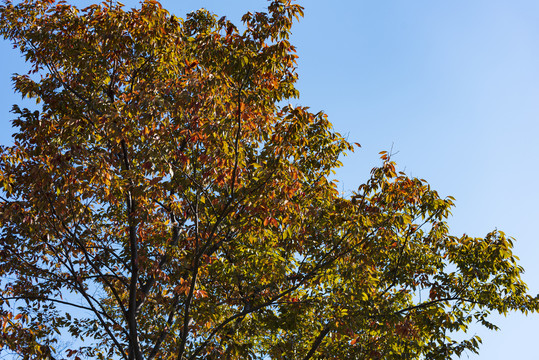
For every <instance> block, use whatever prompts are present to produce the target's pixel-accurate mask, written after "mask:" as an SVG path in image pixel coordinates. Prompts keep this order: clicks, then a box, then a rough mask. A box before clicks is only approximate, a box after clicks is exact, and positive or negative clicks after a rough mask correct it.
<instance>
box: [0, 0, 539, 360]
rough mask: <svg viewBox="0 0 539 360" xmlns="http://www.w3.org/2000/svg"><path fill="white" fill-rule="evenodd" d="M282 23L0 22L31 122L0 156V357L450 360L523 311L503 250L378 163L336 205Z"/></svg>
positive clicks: (330, 151) (23, 118) (114, 10)
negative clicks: (24, 67) (482, 331)
mask: <svg viewBox="0 0 539 360" xmlns="http://www.w3.org/2000/svg"><path fill="white" fill-rule="evenodd" d="M302 15H303V10H302V7H301V6H299V5H298V4H295V3H293V2H292V1H290V0H274V1H272V2H270V3H269V6H268V9H267V12H264V13H262V12H259V13H247V14H245V15H244V17H243V19H242V20H243V25H242V26H240V27H237V26H235V25H234V24H232V23H231V22H229V21H228V20H227V19H226V18H225V17H222V18H219V17H217V16H216V15H214V14H211V13H209V12H208V11H206V10H204V9H201V10H199V11H196V12H193V13H190V14H188V15H187V16H186V18H185V19H182V18H178V17H176V16H174V15H171V14H169V13H168V12H167V11H166V10H165V9H163V8H162V6H161V5H160V4H159V3H158V2H157V1H155V0H145V1H143V2H142V3H141V5H140V7H139V8H137V9H131V10H126V9H125V8H124V7H123V5H122V4H120V3H117V2H109V3H102V4H100V5H91V6H89V7H87V8H84V9H78V8H76V7H74V6H71V5H69V4H67V3H65V2H61V1H60V2H57V1H54V0H25V1H22V2H20V3H17V4H13V3H12V2H10V1H6V2H5V3H4V5H2V6H0V33H1V34H2V35H3V37H4V38H5V39H8V40H9V41H11V42H12V43H13V44H14V46H15V47H16V48H18V49H19V50H20V51H21V53H22V54H23V55H24V56H25V58H26V60H27V61H28V62H29V63H30V64H31V65H32V69H31V71H30V72H29V73H28V74H24V75H18V74H16V75H14V77H13V82H14V88H15V91H17V92H18V93H20V94H21V95H22V96H23V97H28V98H31V99H35V100H36V102H38V103H39V104H40V106H39V110H36V111H32V110H29V109H26V108H20V107H18V106H14V107H13V112H14V114H15V116H16V118H15V119H14V120H13V126H14V128H15V129H16V132H15V134H14V145H13V146H2V147H1V149H0V189H1V190H0V195H1V197H0V209H1V212H0V234H1V243H0V284H1V286H0V327H1V328H2V333H1V336H0V353H1V354H10V353H11V354H15V355H18V356H20V358H23V359H84V358H88V359H124V360H150V359H178V360H185V359H189V360H195V359H304V360H307V359H403V358H406V359H448V358H450V357H451V356H454V355H460V354H461V353H462V352H463V351H466V350H469V351H474V352H476V351H477V350H478V346H479V343H480V339H479V338H478V337H477V336H473V337H471V338H469V339H467V340H458V341H457V340H455V339H454V337H455V336H454V335H456V334H457V333H458V332H465V331H466V330H467V329H468V326H469V325H470V324H471V323H472V322H479V323H480V324H482V325H484V326H486V327H487V328H489V329H495V325H494V324H491V323H490V322H489V321H488V318H487V316H488V314H489V313H490V312H492V311H494V312H498V313H502V314H506V313H507V312H509V311H514V310H517V311H521V312H524V313H527V312H528V311H535V310H537V309H538V301H537V298H536V297H533V296H530V295H529V294H527V287H526V284H525V283H524V282H523V281H522V280H521V274H522V272H523V269H522V268H521V267H520V266H519V265H518V264H517V258H516V257H515V256H514V255H513V253H512V245H513V240H512V239H511V238H509V237H506V236H505V235H504V233H503V232H501V231H493V232H491V233H489V234H487V235H486V236H485V237H483V238H475V237H470V236H467V235H463V236H460V237H459V236H454V235H451V234H450V232H449V229H448V225H447V218H448V216H449V215H450V210H451V208H452V206H453V198H451V197H447V198H441V197H440V196H439V195H438V193H437V192H436V191H435V190H433V189H431V187H430V186H429V185H428V184H427V182H426V181H425V180H422V179H417V178H413V177H409V176H407V175H406V174H404V173H402V172H398V171H397V170H396V165H395V164H394V162H393V161H392V159H391V156H390V154H388V153H386V152H382V153H381V155H382V161H381V166H380V167H378V168H375V169H373V170H372V173H371V177H370V179H369V180H368V181H367V182H366V183H364V184H362V185H361V186H359V188H358V189H357V191H356V192H354V193H353V194H352V196H344V195H342V194H341V193H339V192H338V191H337V187H336V184H335V181H334V180H333V178H334V175H333V171H334V169H335V168H337V167H339V166H340V162H339V158H340V157H341V156H343V155H344V154H345V153H346V152H347V151H353V149H354V147H355V146H356V145H354V144H351V143H349V142H348V141H346V140H345V139H344V138H343V137H342V136H341V135H340V134H338V133H336V132H334V131H333V130H332V127H331V123H330V122H329V121H328V119H327V116H326V115H325V114H324V113H323V112H317V113H313V112H311V111H310V109H309V108H307V107H302V106H292V105H290V104H289V102H290V100H291V99H293V98H297V97H298V96H299V93H298V91H297V89H296V88H295V87H294V84H295V82H296V80H297V74H296V58H297V55H296V54H295V48H294V46H293V45H291V44H290V42H289V35H290V31H291V26H292V24H293V22H294V21H295V20H297V19H299V18H300V17H301V16H302ZM357 146H358V145H357ZM459 338H462V336H459Z"/></svg>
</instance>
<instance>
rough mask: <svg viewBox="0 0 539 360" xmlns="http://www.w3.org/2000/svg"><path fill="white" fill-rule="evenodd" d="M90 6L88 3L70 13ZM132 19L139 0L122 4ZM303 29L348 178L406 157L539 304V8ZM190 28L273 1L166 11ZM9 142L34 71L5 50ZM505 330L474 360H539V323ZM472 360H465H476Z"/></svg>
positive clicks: (304, 87)
mask: <svg viewBox="0 0 539 360" xmlns="http://www.w3.org/2000/svg"><path fill="white" fill-rule="evenodd" d="M71 2H72V3H76V4H88V3H90V1H71ZM123 3H125V4H126V5H127V6H128V7H133V6H136V4H137V2H136V1H132V0H124V1H123ZM300 3H301V4H302V5H303V6H304V7H305V18H304V19H303V20H302V21H301V22H300V23H299V24H296V26H295V28H294V31H293V38H292V43H293V44H295V45H296V46H297V48H298V53H299V56H300V58H299V69H298V72H299V74H300V81H299V84H298V87H299V90H300V92H301V98H300V99H299V100H297V101H294V104H296V103H297V104H301V105H307V106H310V107H311V109H312V110H313V111H315V112H316V111H319V110H324V111H325V112H326V113H327V114H328V115H329V117H330V119H331V121H332V122H333V124H334V126H335V128H336V130H337V131H339V132H341V133H342V134H346V135H347V136H348V138H349V140H350V141H353V142H356V141H357V142H359V143H361V144H362V146H363V147H362V149H361V150H359V151H357V152H356V153H355V154H354V155H353V156H349V157H347V158H345V159H344V160H345V161H344V163H345V166H344V168H343V169H341V170H339V172H338V179H339V180H340V184H341V186H342V189H343V190H345V191H346V190H351V189H354V188H356V187H357V186H358V185H359V184H360V183H361V182H362V181H364V180H366V179H367V178H368V175H369V170H370V169H371V168H372V167H373V166H375V165H377V164H379V163H380V162H379V160H378V152H379V151H382V150H389V149H390V148H391V147H392V146H393V151H394V152H398V154H396V155H395V156H394V159H395V160H396V161H397V163H398V165H399V167H400V169H401V170H403V169H404V170H405V171H406V172H407V173H409V174H411V175H413V176H416V177H420V178H424V179H426V180H427V181H429V183H430V184H431V185H432V186H433V188H435V189H437V190H438V191H439V192H440V194H441V195H453V196H454V197H455V198H456V199H457V202H456V204H457V206H456V208H455V209H454V211H453V217H452V218H451V220H450V224H451V227H452V229H453V233H454V234H455V235H461V234H462V233H467V234H469V235H473V236H483V235H485V234H486V233H487V232H489V231H490V230H493V229H494V228H498V229H499V230H503V231H505V232H506V234H508V235H510V236H513V237H515V238H516V239H517V242H516V249H515V252H516V253H517V255H518V256H519V257H520V259H521V265H522V266H523V267H524V268H525V269H526V270H527V271H526V274H525V280H526V281H527V282H528V284H529V286H530V289H531V292H532V293H533V294H535V293H538V292H539V259H538V254H539V241H538V236H537V230H536V228H535V226H537V225H539V187H538V184H537V181H538V175H539V171H538V164H539V141H537V140H536V139H537V137H538V136H539V125H538V119H539V61H538V60H539V1H537V0H510V1H508V0H475V1H468V0H452V1H442V0H437V1H436V0H435V1H433V0H406V1H405V0H385V1H375V0H369V1H366V0H333V1H327V0H303V1H301V2H300ZM162 4H163V6H164V7H165V8H167V9H168V10H169V11H170V12H171V13H174V14H175V15H176V16H178V17H183V16H184V15H185V14H186V13H187V12H189V11H192V10H196V9H199V8H201V7H205V8H207V9H209V10H211V11H213V12H215V13H217V14H218V15H227V16H228V17H229V18H230V19H232V20H234V21H235V22H236V23H238V22H239V19H240V17H241V15H242V14H243V13H244V12H246V11H259V10H263V9H264V8H265V7H266V5H267V4H268V2H267V1H263V0H229V1H222V0H213V1H210V0H208V1H205V0H181V1H172V0H165V1H162ZM0 51H1V52H2V66H1V67H0V116H1V118H0V142H1V143H2V144H8V143H10V142H11V140H10V133H11V129H10V123H9V119H11V118H12V116H11V114H10V113H9V110H10V108H11V105H12V104H13V103H17V102H18V103H20V99H19V98H17V97H15V96H13V95H12V87H11V84H10V75H11V74H12V73H14V72H19V73H24V72H25V69H26V68H25V65H24V63H23V61H22V60H21V59H20V57H19V56H18V54H17V53H16V52H15V51H14V50H11V46H10V45H9V44H8V43H6V42H5V41H2V42H0ZM495 319H496V320H495V323H497V324H498V325H499V326H500V327H501V328H502V330H501V331H499V332H488V331H486V330H482V329H474V330H473V331H474V333H477V334H478V335H479V336H481V337H482V338H483V345H482V348H481V352H480V355H479V356H475V355H473V354H469V358H470V359H489V360H497V359H500V360H501V359H504V360H505V359H508V358H509V359H520V360H527V359H537V358H538V355H537V346H536V343H537V334H538V333H539V331H538V329H539V315H537V314H533V315H531V316H528V317H527V318H526V317H524V316H520V315H515V314H511V315H510V316H509V317H508V318H498V317H495ZM464 358H467V356H466V355H465V356H464Z"/></svg>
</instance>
